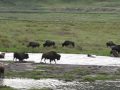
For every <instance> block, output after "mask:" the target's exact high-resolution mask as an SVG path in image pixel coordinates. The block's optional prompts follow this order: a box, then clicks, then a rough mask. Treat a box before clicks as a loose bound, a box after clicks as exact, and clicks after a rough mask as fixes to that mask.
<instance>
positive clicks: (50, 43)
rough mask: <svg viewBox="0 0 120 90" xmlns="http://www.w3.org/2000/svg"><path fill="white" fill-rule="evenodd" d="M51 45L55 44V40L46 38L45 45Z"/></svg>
mask: <svg viewBox="0 0 120 90" xmlns="http://www.w3.org/2000/svg"><path fill="white" fill-rule="evenodd" d="M50 46H55V42H54V41H50V40H46V41H45V43H44V44H43V47H50Z"/></svg>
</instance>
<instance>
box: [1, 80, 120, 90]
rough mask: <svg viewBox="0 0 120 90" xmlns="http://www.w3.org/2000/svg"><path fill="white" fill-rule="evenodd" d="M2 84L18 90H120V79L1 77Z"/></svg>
mask: <svg viewBox="0 0 120 90" xmlns="http://www.w3.org/2000/svg"><path fill="white" fill-rule="evenodd" d="M0 84H1V85H6V86H10V87H13V88H15V89H18V90H28V89H33V88H34V89H41V88H44V87H45V88H51V89H53V90H120V81H96V82H76V81H72V82H65V81H62V80H57V79H40V80H34V79H20V78H14V79H3V80H2V79H1V80H0Z"/></svg>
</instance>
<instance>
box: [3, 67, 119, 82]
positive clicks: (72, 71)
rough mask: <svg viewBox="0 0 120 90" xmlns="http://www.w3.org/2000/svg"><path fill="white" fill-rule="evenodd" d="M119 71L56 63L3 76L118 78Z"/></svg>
mask: <svg viewBox="0 0 120 90" xmlns="http://www.w3.org/2000/svg"><path fill="white" fill-rule="evenodd" d="M119 74H120V72H119V71H117V72H116V71H114V72H113V73H110V71H109V72H105V71H104V69H103V71H101V72H100V70H99V68H97V66H96V67H94V68H89V67H88V68H83V67H79V66H77V67H75V66H63V65H62V66H60V65H59V66H57V65H37V67H36V68H35V69H34V70H32V71H14V70H11V71H6V73H5V76H6V77H7V78H10V77H19V78H33V79H42V78H46V79H47V78H54V79H60V80H65V81H73V80H77V81H95V80H116V79H120V76H119Z"/></svg>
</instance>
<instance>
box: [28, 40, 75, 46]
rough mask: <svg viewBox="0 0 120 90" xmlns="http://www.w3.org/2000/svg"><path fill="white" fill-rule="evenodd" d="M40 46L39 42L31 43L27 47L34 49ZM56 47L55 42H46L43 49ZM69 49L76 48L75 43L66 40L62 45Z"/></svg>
mask: <svg viewBox="0 0 120 90" xmlns="http://www.w3.org/2000/svg"><path fill="white" fill-rule="evenodd" d="M39 46H40V44H39V43H38V42H29V43H28V45H27V47H32V48H36V47H39ZM51 46H53V47H55V46H56V44H55V42H54V41H51V40H46V41H45V42H44V43H43V47H51ZM65 46H66V47H68V46H72V47H75V43H74V42H73V41H69V40H66V41H64V42H63V43H62V47H65Z"/></svg>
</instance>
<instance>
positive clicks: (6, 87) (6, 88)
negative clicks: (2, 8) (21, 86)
mask: <svg viewBox="0 0 120 90" xmlns="http://www.w3.org/2000/svg"><path fill="white" fill-rule="evenodd" d="M0 90H15V89H13V88H11V87H8V86H0Z"/></svg>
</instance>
